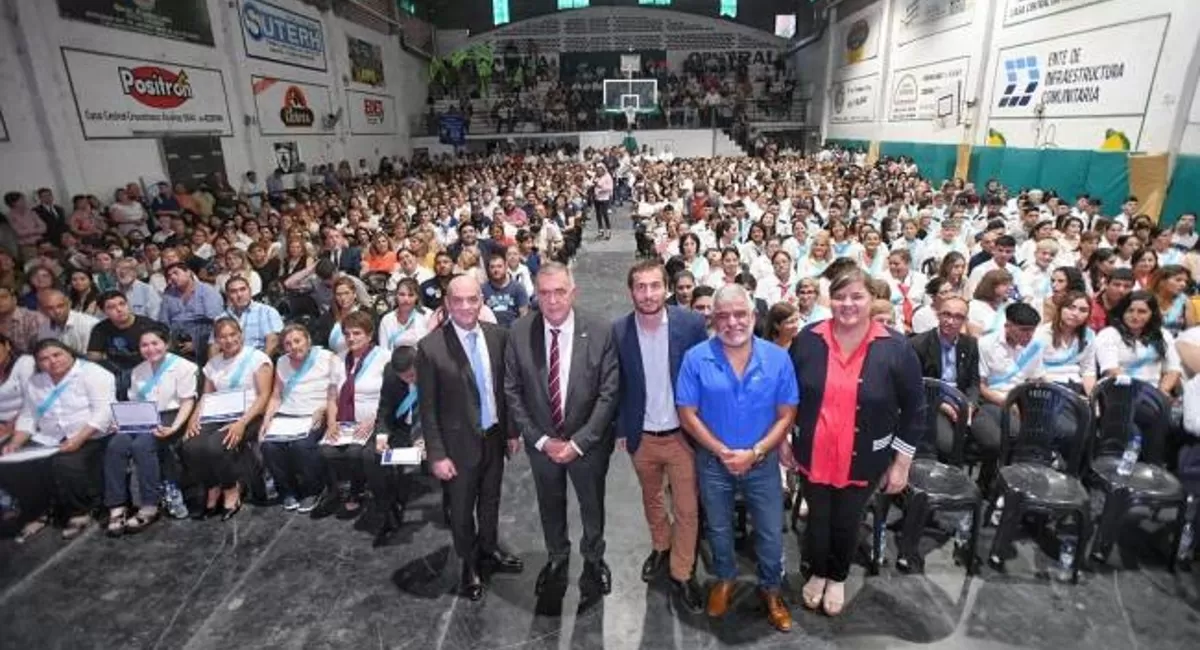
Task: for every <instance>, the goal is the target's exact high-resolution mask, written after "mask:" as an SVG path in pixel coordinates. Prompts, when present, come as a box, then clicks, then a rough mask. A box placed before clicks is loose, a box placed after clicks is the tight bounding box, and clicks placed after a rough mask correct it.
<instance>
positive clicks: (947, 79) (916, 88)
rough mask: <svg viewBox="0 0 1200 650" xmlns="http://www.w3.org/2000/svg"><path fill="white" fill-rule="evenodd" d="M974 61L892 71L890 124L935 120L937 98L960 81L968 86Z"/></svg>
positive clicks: (962, 59) (965, 59)
mask: <svg viewBox="0 0 1200 650" xmlns="http://www.w3.org/2000/svg"><path fill="white" fill-rule="evenodd" d="M970 66H971V57H969V56H960V57H958V58H955V59H949V60H946V61H939V62H937V63H929V64H926V65H917V66H912V67H910V68H897V69H896V70H893V71H892V80H893V85H892V94H891V104H890V106H889V107H888V121H889V122H910V121H917V120H931V119H933V118H934V117H936V116H937V114H936V112H937V96H938V93H939V91H940V90H942V89H943V88H945V87H946V86H947V85H949V84H952V83H954V82H956V81H961V82H966V80H967V72H968V70H969V68H970Z"/></svg>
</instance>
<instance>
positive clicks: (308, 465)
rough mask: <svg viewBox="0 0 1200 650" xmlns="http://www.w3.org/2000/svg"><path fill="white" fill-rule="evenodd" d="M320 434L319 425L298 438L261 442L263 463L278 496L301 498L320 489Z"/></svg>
mask: <svg viewBox="0 0 1200 650" xmlns="http://www.w3.org/2000/svg"><path fill="white" fill-rule="evenodd" d="M280 417H284V416H280ZM324 435H325V431H324V430H323V429H317V430H315V431H312V432H310V433H309V434H308V437H306V438H301V439H299V440H290V441H287V442H282V441H280V442H271V441H264V442H263V443H262V456H263V463H264V464H266V466H267V470H269V471H270V472H271V476H272V477H274V478H275V487H276V489H278V490H279V494H280V496H284V497H288V496H290V497H294V498H296V499H303V498H304V497H310V496H317V495H318V494H320V493H321V488H322V486H323V484H324V483H323V481H322V480H321V477H322V476H323V473H324V471H325V469H324V468H325V465H324V462H323V461H322V459H321V450H320V441H321V437H322V436H324Z"/></svg>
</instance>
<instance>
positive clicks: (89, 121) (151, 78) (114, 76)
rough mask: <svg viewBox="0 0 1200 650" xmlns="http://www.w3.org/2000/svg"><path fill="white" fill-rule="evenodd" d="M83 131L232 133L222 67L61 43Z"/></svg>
mask: <svg viewBox="0 0 1200 650" xmlns="http://www.w3.org/2000/svg"><path fill="white" fill-rule="evenodd" d="M62 55H63V63H64V64H65V65H66V68H67V78H68V80H69V81H70V84H71V94H72V95H73V96H74V98H75V108H76V110H77V112H78V113H79V122H80V124H81V125H82V127H83V137H84V138H87V139H102V138H153V137H158V136H160V135H162V134H164V133H213V134H219V135H233V124H232V122H231V120H230V118H229V104H228V103H227V101H226V97H225V79H224V78H223V77H222V76H221V71H220V70H213V69H211V68H199V67H195V66H186V65H180V64H177V63H167V62H164V61H142V60H138V59H128V58H124V57H119V56H109V55H107V54H97V53H94V52H87V51H84V50H75V49H71V48H65V47H64V48H62Z"/></svg>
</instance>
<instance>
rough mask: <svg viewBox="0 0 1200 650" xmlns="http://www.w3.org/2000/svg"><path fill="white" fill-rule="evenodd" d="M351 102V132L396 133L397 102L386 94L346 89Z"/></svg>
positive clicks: (355, 133) (364, 133)
mask: <svg viewBox="0 0 1200 650" xmlns="http://www.w3.org/2000/svg"><path fill="white" fill-rule="evenodd" d="M346 99H347V101H348V102H349V103H350V133H351V134H353V135H375V134H394V133H395V132H396V103H395V101H394V100H393V99H392V98H391V97H388V96H386V95H373V94H371V93H363V92H358V91H356V90H348V91H346Z"/></svg>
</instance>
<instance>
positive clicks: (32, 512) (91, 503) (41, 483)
mask: <svg viewBox="0 0 1200 650" xmlns="http://www.w3.org/2000/svg"><path fill="white" fill-rule="evenodd" d="M107 448H108V437H107V436H106V437H103V438H92V439H91V440H88V441H87V442H85V443H83V446H81V447H80V448H79V449H77V450H75V451H71V452H59V453H57V454H55V455H53V456H51V457H49V458H42V459H38V460H34V461H28V462H24V463H14V464H6V465H4V466H2V467H0V487H2V488H4V490H5V491H6V492H8V493H9V494H11V495H12V496H13V497H14V498H15V499H16V500H17V503H18V505H19V507H20V508H21V519H22V520H24V521H31V520H33V519H37V518H38V517H40V516H42V515H44V514H46V513H47V512H48V511H49V510H50V506H51V504H52V503H53V504H56V505H57V506H58V509H59V514H60V515H62V516H64V517H74V516H76V515H86V514H88V513H89V512H91V511H92V510H94V509H96V508H98V507H100V503H101V497H102V496H103V489H102V486H103V484H104V451H105V449H107Z"/></svg>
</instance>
